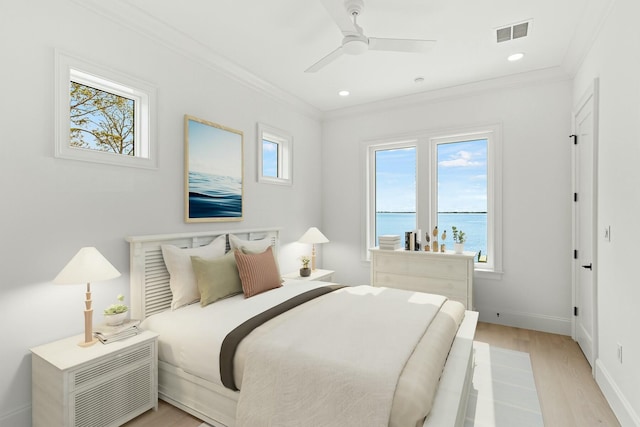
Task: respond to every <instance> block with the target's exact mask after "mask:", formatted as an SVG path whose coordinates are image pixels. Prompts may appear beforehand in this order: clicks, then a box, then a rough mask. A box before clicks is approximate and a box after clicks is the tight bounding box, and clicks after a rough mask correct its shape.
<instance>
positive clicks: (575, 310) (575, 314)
mask: <svg viewBox="0 0 640 427" xmlns="http://www.w3.org/2000/svg"><path fill="white" fill-rule="evenodd" d="M573 315H574V316H578V307H573Z"/></svg>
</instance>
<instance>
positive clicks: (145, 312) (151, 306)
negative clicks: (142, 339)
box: [126, 228, 280, 319]
mask: <svg viewBox="0 0 640 427" xmlns="http://www.w3.org/2000/svg"><path fill="white" fill-rule="evenodd" d="M229 234H234V235H236V236H238V237H239V238H241V239H244V240H262V239H270V240H271V246H273V249H274V253H276V254H277V253H278V245H279V244H280V242H279V235H280V229H279V228H272V229H265V230H262V229H256V230H233V231H228V232H227V231H209V232H198V233H179V234H159V235H152V236H131V237H127V238H126V240H127V242H129V256H130V266H131V272H130V285H129V287H130V293H131V295H130V301H131V318H132V319H145V318H147V317H149V316H151V315H152V314H155V313H159V312H162V311H164V310H168V309H170V307H171V297H172V295H171V288H170V287H169V272H168V271H167V268H166V267H165V265H164V259H163V257H162V249H161V246H162V245H174V246H178V247H180V248H196V247H199V246H204V245H208V244H209V243H211V242H212V241H213V239H215V238H216V237H218V236H221V235H227V249H229V238H228V235H229Z"/></svg>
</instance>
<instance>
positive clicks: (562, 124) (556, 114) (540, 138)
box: [322, 80, 571, 335]
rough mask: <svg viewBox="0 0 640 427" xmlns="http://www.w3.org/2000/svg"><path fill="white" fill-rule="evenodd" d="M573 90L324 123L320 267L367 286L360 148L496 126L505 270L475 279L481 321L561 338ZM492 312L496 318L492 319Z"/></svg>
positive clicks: (514, 93) (561, 84) (497, 94)
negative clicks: (428, 132)
mask: <svg viewBox="0 0 640 427" xmlns="http://www.w3.org/2000/svg"><path fill="white" fill-rule="evenodd" d="M570 105H571V83H570V82H569V81H568V80H564V81H549V82H547V83H543V82H539V83H536V84H528V85H520V86H519V87H517V88H503V89H492V90H486V91H479V92H475V93H470V94H468V95H463V96H452V97H449V98H447V97H446V96H444V98H443V99H440V100H434V101H422V102H421V101H420V100H419V99H418V100H417V101H416V103H415V104H414V105H411V106H407V107H392V108H383V109H376V110H374V111H371V112H359V113H354V114H351V112H349V111H347V112H345V114H344V116H340V114H332V118H331V119H330V120H329V121H327V122H326V123H325V126H324V134H323V144H324V149H323V162H322V163H323V176H324V186H323V195H324V197H323V201H324V203H323V209H324V224H323V227H324V229H323V231H324V232H325V233H326V235H327V237H328V238H329V239H330V240H331V243H329V244H326V245H324V247H323V251H324V252H323V255H324V266H325V267H327V268H330V269H334V270H336V278H337V280H338V281H341V282H344V283H350V284H351V283H359V284H366V283H369V274H370V272H369V263H368V262H364V261H363V259H362V257H361V254H362V253H363V251H362V247H361V241H362V239H361V237H362V233H363V232H364V226H365V225H364V217H363V213H362V212H363V204H364V199H363V195H364V193H365V191H364V188H363V177H364V171H363V168H362V166H363V162H362V158H361V157H362V156H361V151H360V145H361V141H362V140H367V139H372V138H379V137H386V136H390V135H398V134H404V133H407V132H416V131H419V130H425V129H446V128H452V127H456V126H473V125H480V124H491V123H502V126H503V181H504V183H503V217H504V224H503V234H504V239H503V253H504V257H503V269H504V275H503V276H502V279H501V280H493V279H486V278H478V277H476V279H475V281H474V286H475V292H474V299H475V305H476V309H477V310H479V312H480V320H483V321H489V322H495V323H504V324H508V325H513V326H521V327H526V328H531V329H538V330H545V331H551V332H558V333H563V334H566V335H569V334H570V332H571V329H570V325H571V323H570V315H571V308H570V307H571V270H570V266H571V257H570V255H571V202H570V200H571V198H570V194H571V180H570V177H571V175H570V167H571V158H570V153H571V145H570V139H569V138H568V136H569V134H570V130H571V108H570ZM496 313H500V317H499V318H497V317H496Z"/></svg>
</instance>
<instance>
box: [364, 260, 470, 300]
mask: <svg viewBox="0 0 640 427" xmlns="http://www.w3.org/2000/svg"><path fill="white" fill-rule="evenodd" d="M370 252H371V284H372V285H373V286H384V287H390V288H399V289H406V290H410V291H418V292H428V293H432V294H439V295H444V296H446V297H447V298H449V299H451V300H454V301H459V302H461V303H462V304H464V306H465V308H466V309H467V310H473V269H474V260H475V252H464V253H463V254H454V253H453V252H446V253H440V252H426V251H420V252H417V251H381V250H379V249H370Z"/></svg>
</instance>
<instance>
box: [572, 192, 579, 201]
mask: <svg viewBox="0 0 640 427" xmlns="http://www.w3.org/2000/svg"><path fill="white" fill-rule="evenodd" d="M573 201H574V202H577V201H578V193H573Z"/></svg>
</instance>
